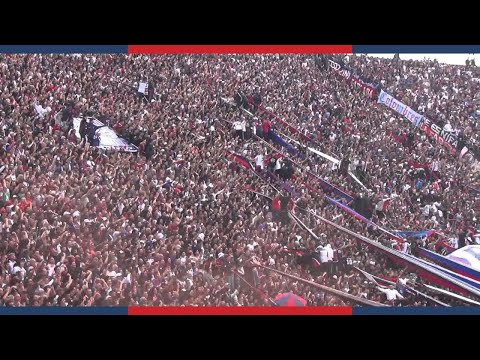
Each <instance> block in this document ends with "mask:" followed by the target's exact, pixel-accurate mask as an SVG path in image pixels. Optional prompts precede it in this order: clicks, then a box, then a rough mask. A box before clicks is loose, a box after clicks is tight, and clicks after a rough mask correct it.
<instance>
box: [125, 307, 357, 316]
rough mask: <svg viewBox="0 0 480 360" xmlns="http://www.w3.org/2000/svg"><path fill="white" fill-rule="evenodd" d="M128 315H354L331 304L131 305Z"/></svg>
mask: <svg viewBox="0 0 480 360" xmlns="http://www.w3.org/2000/svg"><path fill="white" fill-rule="evenodd" d="M128 315H352V308H351V307H349V306H331V307H282V306H279V307H275V306H273V307H254V306H245V307H213V306H210V307H193V306H188V307H187V306H185V307H180V306H159V307H153V306H152V307H148V306H129V307H128Z"/></svg>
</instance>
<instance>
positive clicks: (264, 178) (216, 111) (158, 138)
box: [0, 55, 480, 306]
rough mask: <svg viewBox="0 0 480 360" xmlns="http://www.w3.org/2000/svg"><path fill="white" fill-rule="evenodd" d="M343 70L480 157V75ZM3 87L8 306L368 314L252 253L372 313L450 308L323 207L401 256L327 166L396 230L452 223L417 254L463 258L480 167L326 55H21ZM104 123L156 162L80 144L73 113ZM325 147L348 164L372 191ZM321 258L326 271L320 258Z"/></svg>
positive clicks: (2, 218) (465, 70)
mask: <svg viewBox="0 0 480 360" xmlns="http://www.w3.org/2000/svg"><path fill="white" fill-rule="evenodd" d="M336 58H338V57H336ZM342 61H347V62H348V63H349V65H350V66H352V67H355V68H358V69H360V71H362V72H363V75H364V76H366V77H370V78H372V79H374V80H376V81H378V82H379V83H380V84H381V86H382V88H383V89H385V90H386V91H388V92H389V93H391V94H392V95H394V96H396V97H397V98H398V99H400V100H402V101H404V102H405V103H407V104H408V105H409V106H411V107H412V108H413V109H418V111H419V112H420V113H422V114H423V113H425V114H427V115H428V116H429V117H431V118H432V119H434V120H435V121H439V122H442V124H444V125H445V124H447V123H448V124H450V126H451V127H452V128H453V129H454V130H456V131H458V133H462V134H464V135H465V136H466V137H468V139H469V141H470V142H471V143H472V144H474V145H478V141H479V139H478V125H477V122H476V119H477V112H476V106H477V105H476V101H477V100H478V98H476V96H477V92H478V90H479V86H480V85H479V83H478V80H477V79H478V78H480V76H479V70H478V68H477V67H475V66H470V67H465V66H449V65H441V64H438V63H436V62H412V61H402V60H398V59H395V60H387V59H374V58H367V57H365V56H350V57H349V58H343V59H342ZM140 82H146V83H148V88H149V89H148V93H146V94H145V95H144V94H139V93H138V91H137V90H138V85H139V83H140ZM0 85H1V87H2V89H1V91H0V159H1V163H0V234H1V241H0V305H5V306H54V305H61V306H95V305H112V306H116V305H153V306H162V305H185V306H248V305H271V303H272V302H271V299H272V298H274V297H275V296H276V295H277V294H279V293H284V292H290V291H292V292H294V293H296V294H297V295H299V296H301V297H303V298H304V299H305V300H307V302H308V304H309V305H332V306H333V305H344V304H349V302H348V301H347V300H342V299H340V298H339V297H336V296H331V295H328V294H326V293H323V292H321V291H319V290H318V289H316V288H314V287H312V286H310V285H306V284H305V283H303V282H302V281H298V280H293V279H290V278H288V277H285V276H282V275H280V274H278V273H275V272H273V271H269V270H268V269H264V268H260V267H257V266H254V263H253V262H252V261H251V259H252V258H255V259H256V260H258V261H260V262H261V263H262V264H264V265H266V266H268V267H270V268H274V269H277V270H280V271H282V272H285V273H288V274H291V275H295V276H299V277H301V278H303V279H307V280H312V281H315V282H317V283H319V284H322V285H327V286H330V287H332V288H335V289H338V290H341V291H344V292H348V293H349V294H352V295H355V296H359V297H363V298H367V299H369V300H374V301H378V302H381V303H386V304H390V305H401V306H409V305H417V306H423V305H427V304H428V305H432V302H431V301H428V300H426V299H425V298H423V297H420V296H415V295H412V294H410V293H408V292H406V291H404V290H405V288H404V285H405V283H406V282H407V280H408V283H409V284H413V282H414V279H415V278H416V280H417V281H418V280H419V278H418V277H416V276H415V275H412V274H410V273H409V272H408V271H407V270H406V269H404V268H399V267H398V266H397V265H395V264H393V263H392V262H391V261H390V260H389V259H386V258H384V257H382V256H381V255H380V254H378V253H375V252H373V251H371V250H370V249H368V248H366V247H363V246H361V245H359V244H358V243H357V242H356V241H355V239H353V238H351V237H348V236H347V235H345V234H343V233H341V232H340V231H338V230H336V229H334V228H332V227H330V226H328V225H326V224H325V223H323V222H322V221H320V220H319V218H318V217H315V216H314V215H312V214H311V213H310V212H309V211H308V210H313V211H315V213H316V214H318V215H321V216H323V217H325V218H327V219H330V220H332V219H334V220H333V221H335V222H336V223H338V224H341V225H343V226H345V227H347V228H348V229H351V230H353V231H355V232H357V233H358V234H362V235H366V236H368V237H369V238H371V239H375V240H378V241H381V242H383V243H385V244H387V245H388V246H391V247H395V246H399V244H398V243H397V244H395V243H394V242H392V239H391V238H389V237H387V236H386V235H385V234H383V233H381V232H378V230H377V229H375V228H372V227H367V226H366V224H365V223H362V222H360V221H358V220H356V219H354V218H352V217H350V216H349V215H347V214H345V213H342V212H341V210H340V209H339V208H338V207H336V206H335V205H332V204H331V203H329V202H327V201H325V198H324V195H325V193H324V192H323V191H322V188H321V187H319V186H318V184H315V183H314V182H313V181H305V180H306V179H308V177H307V173H306V172H307V171H311V172H313V173H315V174H316V175H318V176H321V177H322V178H323V179H325V180H327V181H328V182H329V183H331V184H333V185H334V186H336V187H338V188H339V189H342V190H343V191H345V192H348V193H349V194H352V196H355V198H359V199H364V200H365V203H366V204H368V206H366V207H365V208H362V212H368V215H369V217H370V218H371V219H372V221H374V222H375V223H377V224H378V225H380V226H382V227H384V228H387V229H394V230H412V231H415V230H419V231H420V230H425V229H434V230H436V234H435V235H433V236H431V237H429V238H421V239H413V238H411V239H406V241H405V243H407V244H409V245H410V247H413V248H415V247H416V246H419V245H421V246H425V247H428V248H431V249H435V248H436V245H438V243H439V242H443V243H445V244H448V245H449V246H453V247H458V246H462V245H465V244H466V243H467V242H468V241H467V239H469V238H468V235H469V234H470V235H473V232H475V231H476V226H477V218H478V216H479V214H478V211H479V207H478V205H479V199H480V198H479V196H478V191H476V190H477V189H478V186H479V185H478V178H477V167H476V165H477V164H475V163H474V164H472V163H470V162H465V161H462V160H461V159H459V158H458V156H453V155H452V154H450V153H449V151H448V149H446V148H445V147H443V146H441V145H439V144H436V143H435V142H433V141H432V139H431V138H428V137H426V136H425V135H424V134H423V133H422V132H421V131H420V130H419V129H414V128H413V127H411V125H410V124H409V123H408V121H406V120H405V119H403V118H402V117H401V116H400V115H398V114H396V113H394V112H392V111H391V110H390V109H388V108H386V107H385V106H383V105H381V104H377V103H376V98H373V99H371V98H368V97H367V96H366V95H365V94H363V93H362V92H361V91H359V90H358V89H357V88H354V87H351V86H350V85H349V84H348V83H347V82H345V80H344V79H342V78H341V77H340V76H338V75H337V74H336V73H335V72H334V71H332V70H331V69H330V68H329V67H323V66H319V65H318V63H317V61H316V60H315V57H314V56H312V55H228V56H227V55H187V56H186V55H161V56H160V55H159V56H153V55H152V56H146V55H145V56H135V55H88V56H87V55H4V56H3V57H2V58H1V60H0ZM239 93H240V94H244V95H245V98H247V100H246V101H244V102H243V103H242V104H240V106H236V105H232V104H230V103H229V102H230V100H229V101H228V102H227V101H225V100H224V99H225V98H231V102H232V103H235V94H239ZM237 96H238V95H237ZM249 100H251V101H249ZM258 104H261V106H258ZM39 108H41V110H40V111H39V110H38V109H39ZM243 109H245V110H247V111H248V112H246V111H244V110H243ZM262 109H268V112H271V113H274V114H275V115H277V116H278V117H280V118H281V119H283V120H284V121H285V122H288V123H289V124H291V125H292V126H293V127H295V128H297V129H299V130H300V132H301V133H302V134H303V135H306V136H308V137H309V138H311V139H312V140H313V143H310V144H307V143H306V140H305V139H304V138H302V136H300V135H299V134H298V133H295V132H294V131H291V129H287V128H286V127H285V125H284V124H282V123H280V122H279V121H276V120H275V119H274V118H273V117H272V116H270V115H268V114H267V113H266V112H265V111H264V110H262ZM86 116H95V117H96V118H97V119H99V120H100V121H102V122H103V123H104V124H106V125H108V126H110V127H112V128H113V129H115V130H116V131H117V133H118V134H119V135H120V136H122V137H124V138H125V139H127V140H128V141H129V142H131V143H132V144H134V145H136V146H137V147H138V152H136V153H130V152H123V151H121V149H110V150H104V149H99V148H98V147H96V146H92V144H90V141H89V139H88V138H81V139H79V138H78V137H77V136H76V134H75V131H72V126H71V124H72V120H73V118H85V117H86ZM59 118H61V119H62V121H61V122H59V121H58V119H59ZM272 133H277V134H282V136H284V137H285V139H287V138H288V139H289V140H288V141H290V142H291V144H292V145H294V146H296V147H297V148H298V149H299V150H301V151H303V154H304V155H305V156H304V157H302V158H300V157H295V156H293V155H292V156H290V157H286V156H283V158H282V159H280V156H279V155H280V154H282V153H283V154H286V152H285V150H284V149H282V148H281V147H280V146H278V145H276V144H274V142H272V141H271V139H270V134H272ZM260 138H262V139H265V141H266V143H265V142H263V141H262V140H260ZM298 144H300V145H298ZM306 145H308V146H313V147H315V148H317V149H318V150H320V151H322V152H323V153H325V154H328V155H330V156H333V157H335V158H337V159H340V160H342V161H343V163H344V164H348V165H347V167H348V170H349V171H350V172H352V173H353V174H356V175H357V177H358V178H359V179H360V181H361V182H362V184H363V185H360V184H359V183H358V182H357V181H355V180H354V179H353V178H352V177H351V176H350V175H349V174H348V172H347V171H343V170H345V169H339V168H338V166H337V165H334V164H332V162H330V161H329V160H326V159H325V158H323V157H321V156H317V155H314V154H311V153H309V152H308V151H306V150H305V149H304V148H303V146H306ZM232 154H236V155H239V156H241V157H242V158H243V159H246V160H248V161H251V162H252V164H253V168H254V169H255V170H247V169H246V168H244V167H242V166H241V165H239V163H238V162H237V161H235V160H234V159H233V157H232ZM288 158H290V159H288ZM272 159H273V160H272ZM297 161H298V164H297ZM270 163H271V165H272V166H271V167H269V165H270ZM282 163H283V164H282ZM285 166H286V169H287V170H288V171H287V170H285V171H284V172H281V171H280V172H279V170H282V169H284V167H285ZM269 169H271V170H273V171H274V172H275V171H277V174H279V175H282V178H283V180H286V182H283V180H282V181H280V180H278V179H275V178H273V177H271V176H270V175H269V174H268V172H269ZM271 185H273V186H274V187H275V188H277V189H279V190H280V192H277V191H276V190H275V189H274V188H273V187H272V186H271ZM279 186H283V187H282V188H281V189H280V188H279ZM327 195H329V196H331V194H328V193H327ZM294 217H295V218H296V219H298V220H295V219H294ZM314 234H315V236H314ZM458 239H460V240H461V241H460V244H458ZM408 248H409V247H408V246H407V247H402V249H401V250H402V251H411V250H409V249H408ZM306 253H315V254H316V255H315V256H314V257H312V259H315V261H312V262H310V261H308V262H304V261H302V259H304V254H306ZM317 255H318V256H317ZM309 259H310V258H309ZM317 260H318V261H317ZM354 266H355V267H356V268H358V269H361V270H363V271H366V272H368V273H370V274H373V275H375V276H377V277H379V278H383V279H385V280H387V281H390V282H391V283H393V284H394V285H392V286H393V287H396V289H397V290H398V291H397V290H395V289H393V288H392V286H391V287H390V288H388V287H386V288H383V287H378V286H377V285H376V284H372V282H371V281H369V280H368V279H367V278H366V277H365V276H364V275H363V274H362V273H360V272H359V271H357V270H355V269H354ZM402 286H403V287H402ZM430 295H432V296H433V297H435V299H439V300H441V301H443V302H445V303H448V304H450V305H452V304H459V303H460V302H458V300H453V299H452V298H449V297H446V296H443V295H442V296H440V295H438V294H432V293H431V294H430ZM461 304H463V303H461Z"/></svg>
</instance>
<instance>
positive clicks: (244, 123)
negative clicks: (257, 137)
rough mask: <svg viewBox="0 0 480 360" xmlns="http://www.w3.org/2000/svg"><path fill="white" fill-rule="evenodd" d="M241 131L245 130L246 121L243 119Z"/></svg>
mask: <svg viewBox="0 0 480 360" xmlns="http://www.w3.org/2000/svg"><path fill="white" fill-rule="evenodd" d="M242 131H247V122H246V121H245V120H243V121H242Z"/></svg>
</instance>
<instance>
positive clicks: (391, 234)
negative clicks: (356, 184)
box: [325, 196, 403, 243]
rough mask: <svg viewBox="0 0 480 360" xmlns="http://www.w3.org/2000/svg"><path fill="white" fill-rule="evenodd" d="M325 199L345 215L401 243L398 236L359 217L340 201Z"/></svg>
mask: <svg viewBox="0 0 480 360" xmlns="http://www.w3.org/2000/svg"><path fill="white" fill-rule="evenodd" d="M325 198H326V199H327V200H328V201H329V202H331V203H332V204H335V205H337V206H338V207H340V208H341V209H342V210H343V211H345V212H346V213H347V214H349V215H351V216H353V217H354V218H356V219H358V220H360V221H363V222H364V223H366V224H368V225H370V226H375V227H376V228H377V229H378V230H380V231H381V232H383V233H385V234H387V235H389V236H390V238H392V239H394V240H397V241H398V242H400V243H403V239H402V238H401V237H400V236H399V235H396V234H393V233H392V232H390V231H388V230H387V229H384V228H382V227H380V226H378V225H377V224H375V223H374V222H373V221H371V220H368V219H367V218H366V217H364V216H362V215H360V214H359V213H358V212H356V211H355V210H353V209H352V208H349V207H348V206H347V205H345V204H342V203H341V202H340V201H338V200H335V199H332V198H329V197H328V196H325Z"/></svg>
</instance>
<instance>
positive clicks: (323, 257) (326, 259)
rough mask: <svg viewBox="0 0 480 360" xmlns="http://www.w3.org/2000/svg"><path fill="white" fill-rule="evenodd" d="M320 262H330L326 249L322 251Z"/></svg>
mask: <svg viewBox="0 0 480 360" xmlns="http://www.w3.org/2000/svg"><path fill="white" fill-rule="evenodd" d="M320 262H321V263H322V264H323V263H326V262H328V255H327V249H325V248H323V249H321V250H320Z"/></svg>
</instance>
